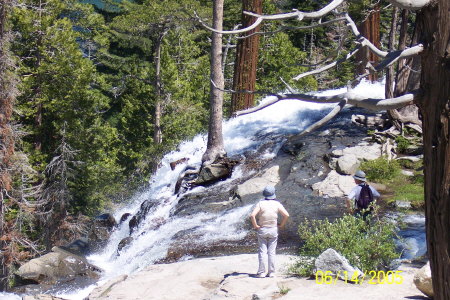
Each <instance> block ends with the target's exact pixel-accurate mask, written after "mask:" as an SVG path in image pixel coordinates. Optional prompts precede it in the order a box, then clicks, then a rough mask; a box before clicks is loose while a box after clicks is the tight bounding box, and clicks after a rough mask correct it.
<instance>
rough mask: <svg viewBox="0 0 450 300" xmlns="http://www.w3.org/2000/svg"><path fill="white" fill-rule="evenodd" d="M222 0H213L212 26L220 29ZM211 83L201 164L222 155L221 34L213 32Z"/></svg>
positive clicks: (205, 163) (211, 161)
mask: <svg viewBox="0 0 450 300" xmlns="http://www.w3.org/2000/svg"><path fill="white" fill-rule="evenodd" d="M222 23H223V0H214V4H213V28H214V29H216V30H220V31H221V30H222ZM210 70H211V75H210V76H211V83H210V103H209V106H210V113H209V128H208V143H207V146H206V152H205V153H204V154H203V157H202V162H203V165H207V164H211V163H213V162H214V161H215V160H216V159H217V158H219V157H222V156H224V155H225V154H226V153H225V149H224V146H223V135H222V119H223V111H222V106H223V89H224V79H223V72H222V34H220V33H216V32H213V33H212V42H211V68H210Z"/></svg>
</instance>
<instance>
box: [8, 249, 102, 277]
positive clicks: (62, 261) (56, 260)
mask: <svg viewBox="0 0 450 300" xmlns="http://www.w3.org/2000/svg"><path fill="white" fill-rule="evenodd" d="M52 251H53V252H50V253H47V254H45V255H43V256H41V257H38V258H35V259H32V260H30V261H29V262H27V263H25V264H23V265H22V266H21V267H20V268H19V269H18V270H17V272H16V275H18V276H19V277H21V278H22V279H23V280H28V281H32V282H35V283H39V284H55V283H56V282H66V281H69V280H72V279H73V278H75V277H76V276H89V277H93V278H97V277H98V273H97V271H99V270H98V268H96V267H94V266H92V265H91V264H89V263H88V262H87V260H86V259H85V258H84V257H81V256H78V255H76V254H73V253H70V252H68V251H67V250H65V249H63V248H60V247H53V249H52Z"/></svg>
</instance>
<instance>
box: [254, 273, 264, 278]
mask: <svg viewBox="0 0 450 300" xmlns="http://www.w3.org/2000/svg"><path fill="white" fill-rule="evenodd" d="M256 277H258V278H264V277H265V276H264V274H263V273H258V274H256Z"/></svg>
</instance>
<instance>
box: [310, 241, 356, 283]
mask: <svg viewBox="0 0 450 300" xmlns="http://www.w3.org/2000/svg"><path fill="white" fill-rule="evenodd" d="M314 265H315V267H316V271H315V272H314V273H315V274H316V273H317V271H322V272H323V274H325V272H328V271H331V273H332V274H333V275H338V276H339V278H340V279H342V280H346V279H347V280H348V279H349V277H350V278H352V277H353V275H355V276H356V274H358V277H359V276H361V275H362V274H363V273H362V272H361V271H360V270H359V269H358V268H355V267H353V266H352V265H350V263H349V262H348V260H347V259H346V258H345V257H344V256H342V255H340V254H339V253H338V252H337V251H336V250H334V249H331V248H328V249H327V250H325V251H324V252H322V254H320V255H319V256H318V257H317V258H316V261H315V262H314ZM345 274H347V278H345V276H346V275H345Z"/></svg>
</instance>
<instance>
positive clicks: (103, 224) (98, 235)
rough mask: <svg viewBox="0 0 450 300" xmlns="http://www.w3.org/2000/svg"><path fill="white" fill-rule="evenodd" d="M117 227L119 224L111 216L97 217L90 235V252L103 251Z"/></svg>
mask: <svg viewBox="0 0 450 300" xmlns="http://www.w3.org/2000/svg"><path fill="white" fill-rule="evenodd" d="M116 225H117V222H116V220H115V219H114V217H113V216H112V215H111V214H103V215H100V216H97V217H96V218H95V219H94V221H93V222H92V225H91V227H90V230H89V233H88V240H89V247H90V250H91V251H94V252H95V251H98V250H100V249H102V248H103V247H104V246H105V245H106V243H107V242H108V240H109V237H110V235H111V231H112V230H113V229H114V227H115V226H116Z"/></svg>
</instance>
